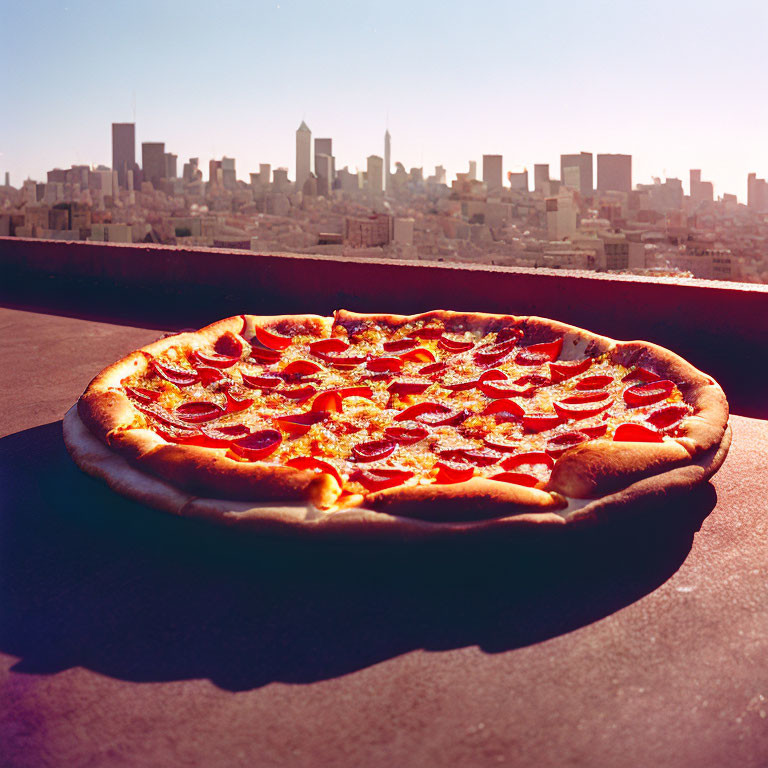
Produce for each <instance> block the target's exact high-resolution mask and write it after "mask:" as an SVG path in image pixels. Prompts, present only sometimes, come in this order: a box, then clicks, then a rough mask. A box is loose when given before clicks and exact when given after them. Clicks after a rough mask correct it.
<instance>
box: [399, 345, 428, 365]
mask: <svg viewBox="0 0 768 768" xmlns="http://www.w3.org/2000/svg"><path fill="white" fill-rule="evenodd" d="M400 359H401V360H405V361H406V362H408V363H434V362H435V356H434V355H433V354H432V352H431V351H430V350H428V349H427V348H426V347H416V348H415V349H409V350H408V351H407V352H403V353H402V354H401V355H400Z"/></svg>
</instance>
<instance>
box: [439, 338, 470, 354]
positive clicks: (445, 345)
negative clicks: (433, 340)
mask: <svg viewBox="0 0 768 768" xmlns="http://www.w3.org/2000/svg"><path fill="white" fill-rule="evenodd" d="M437 346H438V347H440V348H441V349H444V350H446V352H450V353H452V354H458V353H460V352H468V351H469V350H470V349H472V348H473V347H474V346H475V342H474V341H463V340H460V339H452V338H450V337H449V336H441V337H440V341H438V342H437Z"/></svg>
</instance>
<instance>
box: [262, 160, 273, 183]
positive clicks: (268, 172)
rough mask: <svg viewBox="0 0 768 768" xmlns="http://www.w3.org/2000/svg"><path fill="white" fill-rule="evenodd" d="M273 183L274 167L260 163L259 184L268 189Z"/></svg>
mask: <svg viewBox="0 0 768 768" xmlns="http://www.w3.org/2000/svg"><path fill="white" fill-rule="evenodd" d="M271 183H272V166H271V165H270V164H269V163H259V184H261V186H262V187H268V186H269V185H270V184H271Z"/></svg>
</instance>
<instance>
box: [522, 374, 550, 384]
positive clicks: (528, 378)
mask: <svg viewBox="0 0 768 768" xmlns="http://www.w3.org/2000/svg"><path fill="white" fill-rule="evenodd" d="M513 383H514V384H516V385H517V386H518V387H524V386H525V385H526V384H527V385H529V386H531V387H546V386H549V385H550V384H551V383H552V379H551V378H550V377H549V376H543V375H542V374H540V373H529V374H527V375H525V376H521V377H520V378H519V379H515V380H514V382H513Z"/></svg>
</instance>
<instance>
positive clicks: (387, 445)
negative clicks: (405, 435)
mask: <svg viewBox="0 0 768 768" xmlns="http://www.w3.org/2000/svg"><path fill="white" fill-rule="evenodd" d="M395 448H397V443H396V442H395V441H394V440H369V441H368V442H367V443H358V444H357V445H355V446H353V448H352V455H353V456H354V457H355V459H357V461H379V460H380V459H386V458H387V456H391V455H392V453H394V451H395Z"/></svg>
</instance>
